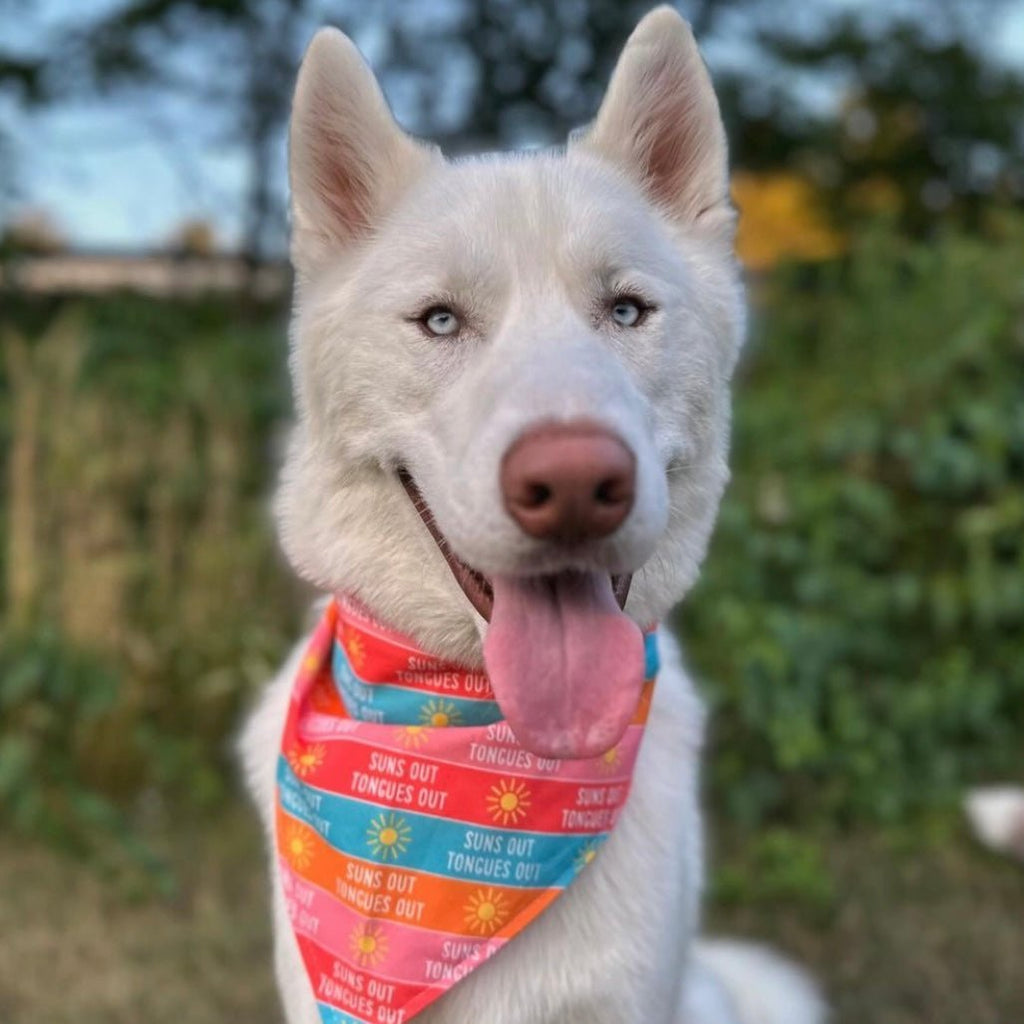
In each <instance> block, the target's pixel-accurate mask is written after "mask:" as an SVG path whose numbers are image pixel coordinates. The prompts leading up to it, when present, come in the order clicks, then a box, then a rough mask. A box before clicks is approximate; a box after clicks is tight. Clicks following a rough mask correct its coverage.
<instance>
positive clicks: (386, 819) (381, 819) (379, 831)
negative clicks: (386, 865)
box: [366, 811, 412, 860]
mask: <svg viewBox="0 0 1024 1024" xmlns="http://www.w3.org/2000/svg"><path fill="white" fill-rule="evenodd" d="M411 840H412V829H411V828H410V827H409V825H408V823H407V822H406V820H405V818H402V817H399V815H397V814H394V813H392V812H390V811H385V812H382V813H381V814H378V815H377V817H376V818H374V819H373V820H372V821H371V822H370V827H369V828H368V829H367V830H366V843H367V845H368V846H369V847H370V850H371V851H372V853H373V855H374V856H375V857H380V859H381V860H398V858H399V857H401V855H402V854H403V853H405V851H406V850H408V849H409V843H410V841H411Z"/></svg>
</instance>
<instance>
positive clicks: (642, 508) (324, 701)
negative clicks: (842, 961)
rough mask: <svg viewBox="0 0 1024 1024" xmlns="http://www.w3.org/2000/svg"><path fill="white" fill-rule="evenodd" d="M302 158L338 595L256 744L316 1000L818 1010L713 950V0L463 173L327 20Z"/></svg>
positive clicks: (248, 745)
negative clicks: (600, 91)
mask: <svg viewBox="0 0 1024 1024" xmlns="http://www.w3.org/2000/svg"><path fill="white" fill-rule="evenodd" d="M290 171H291V187H292V260H293V264H294V267H295V271H296V297H295V314H294V320H293V325H292V359H291V369H292V375H293V381H294V390H295V406H296V420H297V422H296V427H295V430H294V433H293V436H292V441H291V445H290V448H289V452H288V455H287V458H286V461H285V465H284V469H283V474H282V481H281V487H280V491H279V496H278V501H277V512H278V521H279V525H280V533H281V538H282V542H283V545H284V548H285V551H286V553H287V554H288V556H289V558H290V560H291V562H292V563H293V565H294V566H295V567H296V569H297V570H298V571H299V572H300V573H301V574H302V575H303V576H304V577H306V578H307V579H308V580H310V581H312V582H313V583H315V584H317V585H319V586H320V587H322V588H323V589H324V590H325V591H326V592H327V593H328V594H331V595H333V598H332V599H331V600H330V602H329V603H328V604H327V606H326V610H325V612H324V613H323V617H322V619H321V621H320V624H319V626H318V627H317V629H316V631H315V632H314V634H313V635H312V637H311V638H309V639H307V640H305V641H303V642H302V644H300V646H299V647H298V648H297V650H296V652H295V654H294V655H293V656H292V658H291V659H289V662H288V663H287V664H286V665H285V667H284V668H283V669H282V672H281V674H280V676H279V677H278V679H277V680H275V682H274V683H273V684H272V686H271V687H270V689H269V691H268V693H267V696H266V697H265V699H264V701H263V703H262V704H261V706H260V708H259V709H258V711H257V712H256V714H255V715H254V716H253V717H252V719H251V721H250V724H249V726H248V728H247V730H246V734H245V736H244V738H243V745H242V746H243V755H244V758H245V762H246V768H247V772H248V776H249V780H250V784H251V787H252V789H253V792H254V794H255V796H256V799H257V801H258V804H259V807H260V810H261V813H262V814H263V815H264V818H265V821H266V825H267V828H268V831H269V834H270V838H271V846H272V851H273V853H272V866H273V873H274V913H275V926H276V929H277V941H276V943H275V950H276V958H277V973H278V980H279V984H280V988H281V992H282V997H283V1000H284V1004H285V1011H286V1015H287V1019H288V1021H289V1024H318V1022H320V1021H324V1022H332V1024H333V1022H336V1021H337V1022H346V1024H351V1022H357V1024H364V1022H365V1024H371V1022H390V1024H401V1022H406V1021H409V1020H411V1019H413V1018H415V1020H416V1022H417V1024H470V1022H474V1024H475V1022H478V1021H479V1022H487V1024H556V1022H557V1024H577V1022H586V1024H624V1022H640V1021H643V1022H645V1024H683V1022H684V1021H685V1022H686V1024H743V1022H746V1021H748V1020H754V1019H756V1020H758V1021H761V1022H763V1024H783V1022H784V1024H812V1022H814V1021H816V1020H817V1019H818V1010H817V1004H816V1001H815V999H814V997H813V994H812V993H811V992H810V990H809V988H808V987H807V986H806V984H805V983H804V982H803V981H802V980H800V979H799V977H798V976H797V975H796V974H795V972H793V971H792V970H791V969H788V968H782V967H779V966H778V965H777V963H776V962H775V961H770V960H768V959H766V958H764V957H751V956H749V955H745V954H741V953H735V952H734V951H733V952H730V950H729V949H728V948H726V949H722V948H721V947H719V948H717V949H716V951H715V953H714V956H711V955H710V954H702V953H700V952H699V947H694V945H693V932H694V929H695V925H696V893H697V891H698V888H699V884H700V858H699V849H700V843H699V838H700V837H699V816H698V813H697V808H696V761H697V753H698V749H699V744H700V730H701V721H702V714H701V709H700V705H699V702H698V701H697V699H696V697H695V695H694V693H693V690H692V687H691V685H690V683H689V681H688V680H687V678H686V676H685V674H684V673H683V671H682V669H681V667H680V663H679V658H678V653H677V651H676V648H675V644H674V641H673V640H672V638H671V637H670V636H668V635H666V634H659V635H658V636H657V638H655V635H654V634H653V633H651V632H650V630H652V628H653V626H654V624H655V623H657V622H658V621H659V620H660V619H661V618H663V617H664V615H665V614H666V613H667V612H668V611H669V610H670V609H671V607H672V606H673V605H674V604H675V603H676V602H678V601H679V600H680V599H681V598H682V596H683V595H684V593H685V592H686V591H687V590H688V588H689V587H690V585H691V584H692V583H693V581H694V579H695V578H696V575H697V570H698V567H699V564H700V561H701V559H702V557H703V554H704V551H705V547H706V544H707V540H708V536H709V534H710V532H711V528H712V524H713V520H714V515H715V511H716V508H717V505H718V500H719V497H720V495H721V492H722V488H723V486H724V484H725V481H726V477H727V470H726V448H727V439H728V417H729V399H728V382H729V377H730V375H731V372H732V369H733V366H734V363H735V360H736V356H737V352H738V350H739V346H740V343H741V340H742V334H743V320H744V318H743V305H742V292H741V287H740V284H739V281H738V275H737V273H736V268H735V264H734V260H733V255H732V238H733V226H734V215H733V212H732V210H731V207H730V205H729V199H728V190H727V168H726V147H725V139H724V133H723V130H722V124H721V119H720V116H719V112H718V105H717V102H716V100H715V96H714V92H713V90H712V88H711V84H710V81H709V79H708V75H707V72H706V70H705V68H704V65H703V63H702V62H701V59H700V56H699V54H698V51H697V48H696V45H695V43H694V41H693V38H692V36H691V34H690V31H689V29H688V27H687V26H686V24H685V23H684V22H683V21H682V20H681V19H680V18H679V17H678V15H677V14H675V13H674V12H673V11H671V10H670V9H668V8H659V9H658V10H656V11H654V12H652V13H651V14H650V15H648V16H647V17H646V18H644V20H643V21H642V22H641V23H640V25H639V26H638V27H637V29H636V31H635V32H634V33H633V35H632V36H631V38H630V40H629V42H628V44H627V46H626V48H625V51H624V52H623V55H622V57H621V59H620V61H619V64H618V66H617V67H616V69H615V72H614V75H613V77H612V80H611V83H610V86H609V89H608V93H607V95H606V97H605V99H604V101H603V102H602V104H601V106H600V109H599V111H598V112H597V115H596V118H595V120H594V122H593V123H592V125H591V126H590V127H589V128H588V129H586V130H585V131H584V132H582V133H580V134H579V135H577V136H575V137H574V138H573V140H572V141H571V142H570V144H569V145H568V147H567V149H565V150H564V151H557V152H544V153H532V154H528V155H520V156H515V157H504V156H488V157H480V158H473V159H465V160H459V161H454V162H449V161H446V160H445V159H444V158H443V157H442V156H441V154H440V153H438V152H437V151H436V150H435V149H434V148H432V147H430V146H428V145H426V144H423V143H421V142H419V141H416V140H414V139H412V138H410V137H409V136H408V135H406V134H405V133H404V132H403V131H402V130H401V129H400V128H399V127H398V126H397V125H396V123H395V121H394V120H393V118H392V116H391V114H390V112H389V110H388V108H387V105H386V103H385V101H384V99H383V96H382V94H381V92H380V89H379V87H378V86H377V84H376V82H375V80H374V78H373V75H372V73H371V72H370V70H369V69H368V68H367V66H366V64H365V63H364V61H363V60H362V58H361V57H360V55H359V54H358V52H357V51H356V49H355V48H354V46H353V45H352V44H351V43H350V42H349V41H348V39H346V38H345V37H344V36H343V35H342V34H341V33H339V32H336V31H333V30H324V31H322V32H321V33H319V34H318V35H317V36H316V38H315V39H314V41H313V43H312V45H311V46H310V49H309V51H308V53H307V55H306V57H305V60H304V62H303V65H302V70H301V72H300V75H299V82H298V86H297V89H296V93H295V100H294V106H293V114H292V123H291V140H290ZM645 633H646V636H645ZM659 652H660V660H661V663H662V666H663V668H662V671H661V673H660V675H659V676H658V680H657V684H656V685H655V684H654V683H653V675H654V673H655V670H656V669H657V664H658V661H659V657H658V655H659ZM641 741H642V742H641ZM695 948H696V949H697V950H698V952H697V953H696V955H694V949H695ZM709 965H711V966H709ZM712 967H714V968H715V969H717V971H718V973H717V974H716V972H715V970H712ZM727 978H729V979H732V981H731V982H730V983H732V984H735V983H736V980H737V978H739V982H738V983H739V989H734V990H733V991H731V992H730V990H729V984H730V983H726V982H725V981H724V979H727Z"/></svg>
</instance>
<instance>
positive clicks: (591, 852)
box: [573, 841, 600, 874]
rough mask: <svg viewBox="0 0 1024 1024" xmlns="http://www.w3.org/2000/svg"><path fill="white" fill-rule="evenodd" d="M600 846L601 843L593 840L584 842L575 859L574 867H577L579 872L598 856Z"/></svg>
mask: <svg viewBox="0 0 1024 1024" xmlns="http://www.w3.org/2000/svg"><path fill="white" fill-rule="evenodd" d="M599 846H600V844H599V843H595V842H593V841H591V842H589V843H584V844H583V846H581V847H580V851H579V853H577V854H576V859H575V860H574V861H573V867H574V868H575V869H576V872H577V874H578V873H579V872H580V871H582V870H583V869H584V868H585V867H586V866H587V865H588V864H589V863H590V862H591V861H592V860H593V859H594V858H595V857H596V856H597V850H598V847H599Z"/></svg>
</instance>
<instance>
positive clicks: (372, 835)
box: [276, 600, 658, 1024]
mask: <svg viewBox="0 0 1024 1024" xmlns="http://www.w3.org/2000/svg"><path fill="white" fill-rule="evenodd" d="M645 654H646V666H645V678H646V680H647V682H646V683H645V685H644V689H643V696H642V698H641V701H640V705H639V707H638V708H637V712H636V714H635V716H634V719H633V723H632V724H631V725H630V726H629V728H628V729H627V731H626V734H625V735H624V736H623V738H622V739H621V740H620V741H619V743H618V744H617V745H616V746H615V747H613V748H612V749H611V750H609V751H607V752H606V753H605V754H602V755H600V756H599V757H595V758H588V759H585V760H574V761H558V760H548V759H545V758H542V757H538V756H537V755H536V754H533V753H531V752H530V751H528V750H526V749H525V748H523V747H522V746H520V745H519V744H518V743H517V741H516V739H515V737H514V736H513V734H512V731H511V729H510V728H509V727H508V725H507V724H506V723H505V722H504V721H503V719H502V716H501V711H500V709H499V707H498V704H497V702H496V701H495V699H494V695H493V693H492V691H491V687H490V683H489V682H488V679H487V676H486V675H485V674H484V673H482V672H478V671H470V670H467V669H465V668H462V667H460V666H458V665H454V664H451V663H449V662H445V661H442V660H440V659H438V658H435V657H432V656H431V655H427V654H424V653H423V652H422V651H420V650H418V649H417V648H416V646H415V645H414V644H413V643H412V642H411V641H409V640H407V639H405V638H403V637H401V636H399V635H397V634H395V633H393V632H391V631H389V630H388V629H386V628H384V627H382V626H380V625H379V624H377V623H375V622H373V621H372V620H371V619H369V618H368V617H367V616H365V615H364V614H362V613H360V612H359V611H357V610H356V609H355V608H353V607H351V606H350V605H349V604H348V603H343V602H341V601H339V600H334V601H332V602H331V603H330V604H329V605H328V606H327V609H326V611H325V613H324V616H323V618H322V619H321V621H320V623H319V625H318V626H317V629H316V631H315V632H314V634H313V637H312V640H311V641H310V644H309V647H308V649H307V651H306V653H305V656H304V658H303V661H302V664H301V667H300V670H299V673H298V676H297V678H296V680H295V685H294V688H293V690H292V697H291V704H290V707H289V711H288V718H287V722H286V725H285V729H284V735H283V738H282V746H281V753H280V757H279V759H278V770H277V812H276V814H277V817H276V826H277V828H276V834H277V853H278V857H279V861H280V869H281V870H280V876H281V880H282V884H283V886H284V894H285V900H286V904H287V907H288V913H289V916H290V918H291V923H292V927H293V929H294V931H295V935H296V938H297V940H298V944H299V949H300V951H301V954H302V959H303V961H304V963H305V965H306V970H307V972H308V973H309V978H310V981H311V983H312V986H313V991H314V994H315V996H316V999H317V1003H318V1006H319V1009H320V1015H321V1018H322V1020H323V1022H324V1024H403V1022H405V1021H409V1020H410V1019H411V1018H413V1017H415V1016H416V1014H417V1013H419V1012H420V1011H421V1010H423V1009H424V1008H425V1007H427V1006H429V1005H430V1004H431V1003H432V1002H434V1000H436V999H438V998H439V997H440V996H442V995H443V994H444V993H445V992H446V991H447V990H448V989H449V988H451V987H452V985H454V984H455V983H456V982H457V981H459V980H460V979H462V978H464V977H465V976H466V975H467V974H468V973H469V972H470V971H472V970H473V969H474V968H475V967H477V966H479V965H480V964H481V963H483V962H484V961H486V960H487V959H488V958H489V957H491V956H493V955H494V954H495V953H497V952H498V951H499V950H500V949H501V947H502V946H503V945H505V943H506V942H508V940H509V939H510V938H512V937H513V936H514V935H516V934H518V933H519V932H520V931H522V930H523V929H524V928H525V927H526V926H527V925H528V924H529V923H530V922H531V921H532V920H533V919H534V918H536V917H537V915H538V914H540V913H541V912H542V911H543V910H544V909H545V908H546V907H548V906H550V905H551V904H552V902H554V900H555V899H557V898H558V896H559V895H560V894H561V893H562V892H563V891H564V890H565V888H566V887H567V886H568V885H569V884H570V883H571V882H572V880H573V879H574V878H575V877H576V876H577V875H578V874H579V872H580V871H581V870H582V869H583V868H584V867H585V866H586V865H587V864H589V863H590V862H591V861H592V860H593V859H594V856H595V855H596V853H597V850H598V848H599V847H600V846H601V844H602V843H603V842H604V841H605V840H606V839H607V838H608V835H609V833H610V832H611V829H612V827H613V826H614V824H615V821H616V819H617V818H618V816H619V813H620V811H621V810H622V807H623V804H624V803H625V800H626V797H627V795H628V793H629V787H630V781H631V779H632V774H633V766H634V763H635V760H636V755H637V750H638V748H639V745H640V740H641V738H642V736H643V730H644V723H645V721H646V719H647V712H648V708H649V706H650V698H651V693H652V690H653V685H654V676H655V675H656V673H657V666H658V656H657V645H656V640H655V635H654V633H653V632H651V633H648V634H647V635H646V637H645Z"/></svg>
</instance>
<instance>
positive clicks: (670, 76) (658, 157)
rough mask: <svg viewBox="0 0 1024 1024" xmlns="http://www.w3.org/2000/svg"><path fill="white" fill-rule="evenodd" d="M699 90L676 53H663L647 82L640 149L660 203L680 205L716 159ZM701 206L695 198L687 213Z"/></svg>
mask: <svg viewBox="0 0 1024 1024" xmlns="http://www.w3.org/2000/svg"><path fill="white" fill-rule="evenodd" d="M697 88H698V85H697V83H695V82H693V81H692V76H688V75H687V68H686V67H685V65H684V64H683V63H682V62H681V61H680V60H679V58H678V56H677V55H676V54H674V53H665V54H661V55H660V56H659V59H658V60H657V63H655V64H653V65H652V66H651V67H648V68H646V69H645V71H644V73H643V76H642V78H641V88H640V89H639V98H638V101H637V102H638V106H639V109H641V110H642V111H644V114H643V115H642V119H641V122H640V125H639V126H638V128H637V132H636V138H637V146H638V149H639V153H640V155H641V159H642V164H643V168H644V178H645V184H646V187H647V191H648V193H649V195H650V196H651V198H652V199H654V200H655V201H656V202H658V203H662V204H668V205H677V204H678V203H679V201H680V198H681V196H683V195H685V194H686V193H687V191H688V189H687V185H688V184H690V185H693V184H695V182H693V178H694V176H695V175H696V174H698V173H699V166H700V162H701V160H702V159H714V156H715V154H714V152H713V149H712V147H713V143H714V136H713V133H712V131H711V130H709V126H708V125H706V124H704V120H703V119H704V112H703V111H701V110H700V109H699V100H698V98H697V97H695V95H694V92H695V90H696V89H697ZM695 100H697V101H696V102H695ZM709 143H710V144H711V145H710V146H709ZM700 205H702V204H700V203H695V202H694V201H693V200H692V199H689V200H688V201H687V202H686V203H685V207H686V212H687V213H689V214H691V215H694V214H696V213H697V212H698V208H697V207H699V206H700Z"/></svg>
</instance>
